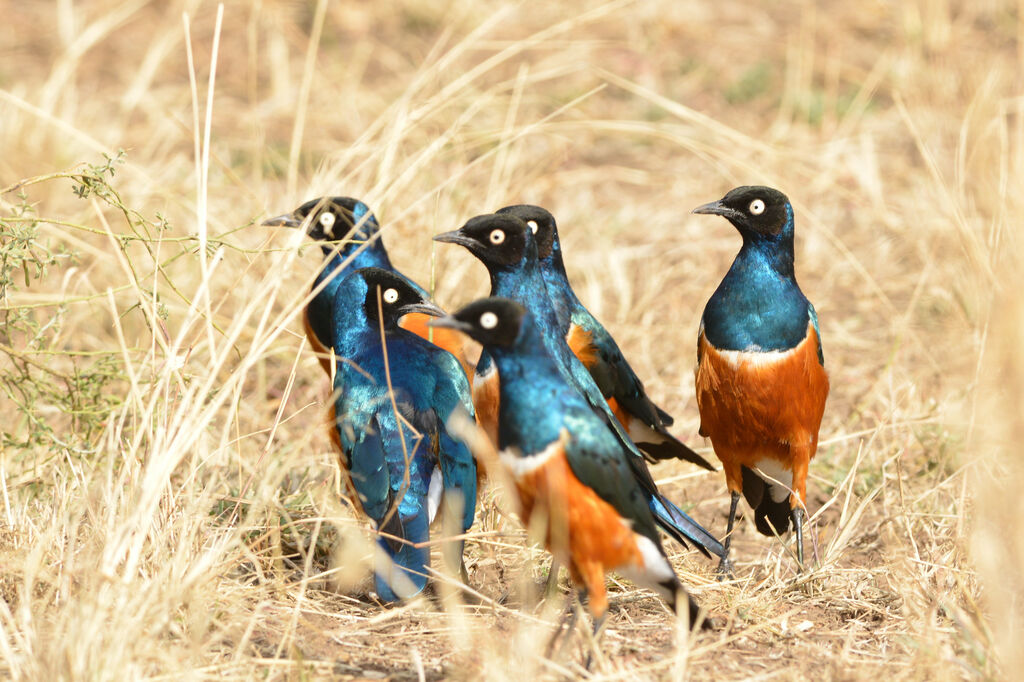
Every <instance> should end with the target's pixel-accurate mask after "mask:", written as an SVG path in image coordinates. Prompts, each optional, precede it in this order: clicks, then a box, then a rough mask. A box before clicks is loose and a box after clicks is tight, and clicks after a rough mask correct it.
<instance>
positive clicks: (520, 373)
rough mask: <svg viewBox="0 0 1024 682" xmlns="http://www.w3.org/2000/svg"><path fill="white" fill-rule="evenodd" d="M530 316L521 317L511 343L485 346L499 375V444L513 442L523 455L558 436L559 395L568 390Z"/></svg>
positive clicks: (504, 444) (560, 426)
mask: <svg viewBox="0 0 1024 682" xmlns="http://www.w3.org/2000/svg"><path fill="white" fill-rule="evenodd" d="M532 318H533V316H532V314H531V313H527V314H526V316H525V317H524V318H523V322H522V326H521V327H520V330H519V336H518V337H517V338H516V341H515V344H514V345H513V346H488V347H487V349H486V350H487V352H488V353H489V354H490V355H491V357H492V359H493V361H494V364H495V365H496V366H497V369H498V376H499V377H500V378H501V381H500V393H501V398H500V401H501V402H500V404H501V419H500V421H499V425H498V447H499V448H507V447H509V446H510V445H515V446H516V447H518V448H519V449H520V450H521V451H522V453H523V454H524V455H530V454H533V453H537V452H540V451H541V450H543V449H544V448H546V447H547V446H548V445H549V444H550V443H551V442H553V441H554V440H556V439H557V438H558V437H559V433H560V431H561V428H562V422H563V419H562V413H561V410H560V409H559V405H560V404H561V403H562V402H564V401H563V399H562V398H561V397H560V395H561V394H562V393H564V392H565V391H566V390H567V387H566V384H565V380H564V378H562V376H561V373H560V371H559V368H558V364H557V363H556V362H555V360H554V358H552V357H551V354H550V353H549V352H548V351H547V348H546V346H545V344H544V339H543V337H542V335H541V332H540V330H539V329H538V328H537V325H536V324H535V323H534V321H533V319H532Z"/></svg>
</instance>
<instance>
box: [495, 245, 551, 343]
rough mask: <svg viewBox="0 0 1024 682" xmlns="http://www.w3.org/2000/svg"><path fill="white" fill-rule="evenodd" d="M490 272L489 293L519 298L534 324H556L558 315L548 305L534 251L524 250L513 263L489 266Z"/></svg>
mask: <svg viewBox="0 0 1024 682" xmlns="http://www.w3.org/2000/svg"><path fill="white" fill-rule="evenodd" d="M534 254H536V251H534ZM490 276H491V296H503V297H505V298H510V299H512V300H513V301H519V302H520V303H522V304H523V305H525V306H528V307H529V308H530V310H531V311H532V312H533V313H534V315H535V318H534V319H536V322H537V324H542V325H553V326H555V327H558V319H557V316H556V315H555V311H554V309H553V308H552V306H551V300H550V298H549V297H548V291H547V286H546V285H545V284H544V276H543V275H542V274H541V271H540V267H539V264H538V262H537V258H536V255H534V256H532V257H531V255H530V253H529V252H527V254H526V255H525V256H524V257H523V259H522V260H521V261H520V262H519V263H517V264H516V265H512V266H509V267H492V268H491V271H490Z"/></svg>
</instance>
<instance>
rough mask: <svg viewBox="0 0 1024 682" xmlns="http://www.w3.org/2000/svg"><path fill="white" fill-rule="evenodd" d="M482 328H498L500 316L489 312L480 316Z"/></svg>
mask: <svg viewBox="0 0 1024 682" xmlns="http://www.w3.org/2000/svg"><path fill="white" fill-rule="evenodd" d="M480 326H481V327H483V328H484V329H494V328H495V327H497V326H498V316H497V315H495V314H494V313H492V312H491V311H490V310H488V311H487V312H486V313H484V314H483V315H481V316H480Z"/></svg>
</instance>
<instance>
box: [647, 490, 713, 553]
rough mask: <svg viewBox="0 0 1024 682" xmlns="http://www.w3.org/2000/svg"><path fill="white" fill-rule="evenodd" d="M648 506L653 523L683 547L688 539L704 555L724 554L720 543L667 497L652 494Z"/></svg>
mask: <svg viewBox="0 0 1024 682" xmlns="http://www.w3.org/2000/svg"><path fill="white" fill-rule="evenodd" d="M648 506H649V507H650V509H651V512H652V513H653V514H654V521H655V523H657V524H658V526H660V527H661V528H662V530H664V531H665V532H666V533H668V534H669V535H671V536H672V537H673V538H674V539H675V540H676V541H677V542H679V543H680V544H682V545H683V546H684V547H686V546H687V540H689V541H690V542H692V543H693V544H694V545H695V546H696V547H697V549H699V550H700V551H701V552H702V553H703V554H704V556H706V557H710V556H711V555H712V554H714V555H715V556H718V557H723V556H725V548H724V547H723V546H722V543H721V542H719V541H718V540H716V539H715V537H714V536H713V535H712V534H711V533H709V532H708V531H707V530H706V529H705V528H704V527H703V526H702V525H700V524H699V523H697V522H696V521H694V520H693V519H691V518H690V517H689V516H688V515H687V514H686V512H684V511H683V510H682V509H680V508H679V507H677V506H675V505H674V504H672V502H671V501H669V500H668V499H667V498H665V497H663V496H661V495H652V496H651V499H650V502H649V503H648Z"/></svg>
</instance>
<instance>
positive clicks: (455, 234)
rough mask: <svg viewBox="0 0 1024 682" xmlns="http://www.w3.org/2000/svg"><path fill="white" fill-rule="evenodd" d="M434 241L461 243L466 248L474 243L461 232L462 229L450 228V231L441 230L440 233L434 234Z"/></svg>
mask: <svg viewBox="0 0 1024 682" xmlns="http://www.w3.org/2000/svg"><path fill="white" fill-rule="evenodd" d="M434 241H435V242H447V243H449V244H461V245H462V246H465V247H466V248H467V249H471V248H473V246H474V245H475V244H476V241H475V240H474V239H472V238H471V237H467V236H466V235H465V234H463V232H462V230H452V231H451V232H442V233H441V234H437V235H434Z"/></svg>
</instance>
